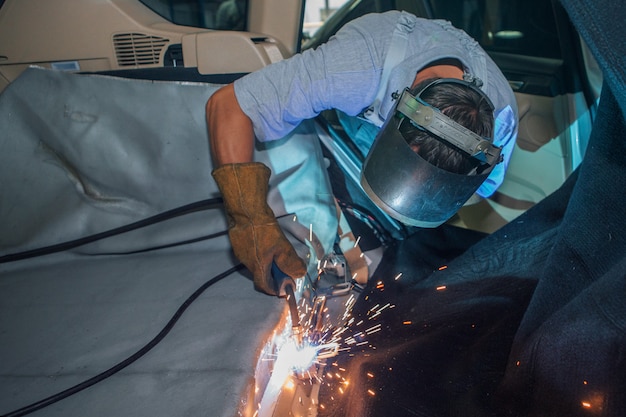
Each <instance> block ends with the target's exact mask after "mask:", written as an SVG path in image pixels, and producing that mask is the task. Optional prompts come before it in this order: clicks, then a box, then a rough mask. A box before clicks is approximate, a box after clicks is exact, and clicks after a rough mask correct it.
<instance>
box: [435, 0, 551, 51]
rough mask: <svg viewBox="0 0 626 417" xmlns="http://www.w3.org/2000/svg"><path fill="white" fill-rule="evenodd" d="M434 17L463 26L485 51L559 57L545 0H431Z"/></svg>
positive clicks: (549, 3)
mask: <svg viewBox="0 0 626 417" xmlns="http://www.w3.org/2000/svg"><path fill="white" fill-rule="evenodd" d="M430 4H431V7H432V11H433V14H434V17H436V18H438V19H446V20H449V21H450V22H452V24H453V25H454V26H456V27H458V28H460V29H463V30H465V32H467V33H468V34H469V35H470V36H472V37H473V38H474V39H476V40H477V41H478V42H480V44H481V45H482V46H483V48H485V50H487V51H492V52H507V53H514V54H519V55H529V56H538V57H543V58H560V55H561V53H560V47H559V39H558V36H557V31H556V22H555V17H554V12H553V10H552V2H550V1H546V0H530V1H529V0H431V1H430Z"/></svg>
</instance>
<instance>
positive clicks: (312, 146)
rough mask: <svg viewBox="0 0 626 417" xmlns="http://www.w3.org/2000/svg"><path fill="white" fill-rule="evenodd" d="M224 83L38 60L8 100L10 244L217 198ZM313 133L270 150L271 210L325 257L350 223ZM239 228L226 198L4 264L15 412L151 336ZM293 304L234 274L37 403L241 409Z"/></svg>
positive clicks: (4, 319)
mask: <svg viewBox="0 0 626 417" xmlns="http://www.w3.org/2000/svg"><path fill="white" fill-rule="evenodd" d="M218 87H219V86H217V85H206V84H190V83H166V82H147V81H131V80H123V79H116V78H111V77H101V76H85V75H70V74H66V73H61V72H54V71H48V70H43V69H38V68H31V69H29V70H27V71H26V72H25V73H24V74H23V75H22V76H21V77H20V78H19V79H18V80H17V81H16V82H14V83H13V84H11V85H10V86H9V87H8V88H7V89H6V90H5V91H4V92H3V94H2V95H1V96H0V126H2V129H1V132H0V149H1V150H2V151H1V152H0V181H1V182H0V199H1V200H0V257H2V256H5V258H3V259H5V260H6V259H7V258H6V256H7V255H8V254H13V253H17V252H23V251H27V250H32V249H35V248H40V247H45V246H48V245H53V244H57V243H60V242H66V241H71V240H73V239H77V238H81V237H83V236H89V235H92V234H94V233H100V232H103V231H106V230H109V229H113V228H116V227H119V226H123V225H126V224H130V223H133V222H136V221H139V220H141V219H145V218H148V217H150V216H153V215H155V214H158V213H161V212H164V211H167V210H170V209H173V208H176V207H180V206H184V205H187V204H190V203H194V202H197V201H202V200H206V199H210V198H213V197H218V193H217V188H216V186H215V184H214V182H213V180H212V178H211V176H210V172H211V169H212V167H211V162H210V155H209V149H208V141H207V133H206V122H205V120H204V104H205V102H206V100H207V98H208V97H209V96H210V95H211V93H212V92H214V91H215V90H216V89H217V88H218ZM313 131H314V129H313V128H312V125H310V124H309V123H304V124H302V125H301V126H300V128H298V129H297V131H296V132H294V133H293V134H292V135H291V136H292V137H291V140H289V141H281V142H275V143H272V144H269V145H267V147H268V148H271V149H269V150H268V149H259V150H258V152H257V159H258V160H260V161H263V162H265V163H266V164H268V165H269V166H270V167H271V168H272V171H273V173H274V175H273V177H272V180H271V182H272V184H271V185H272V191H271V195H270V200H271V203H272V207H273V208H274V210H275V212H276V214H277V215H284V214H287V213H296V214H297V221H292V217H293V216H287V217H285V219H288V221H286V220H285V221H283V222H282V224H284V226H285V228H286V230H287V231H288V235H289V237H290V238H291V239H292V240H293V242H294V243H295V244H296V245H297V250H298V251H299V253H300V254H301V255H302V256H307V257H308V258H309V259H310V265H311V267H312V268H313V267H314V263H315V260H316V258H317V257H318V256H321V255H323V253H324V252H325V251H326V250H327V249H328V248H329V247H330V245H332V242H333V239H334V236H335V233H336V212H335V206H334V202H333V200H332V195H331V193H330V189H329V186H328V180H327V178H326V173H325V171H324V169H323V167H322V165H320V163H319V161H318V160H317V159H316V158H315V156H320V155H321V151H320V148H319V143H318V141H317V140H316V137H315V135H314V134H313V133H312V132H313ZM311 155H313V157H312V156H311ZM320 158H321V157H320ZM287 176H288V178H287ZM295 183H297V184H298V187H295V186H294V184H295ZM281 195H282V196H285V195H286V196H288V198H283V197H282V196H281ZM311 225H312V227H313V230H314V233H313V237H314V239H313V241H314V242H315V243H313V244H312V243H310V242H308V238H309V235H310V228H311ZM225 229H226V222H225V217H224V215H223V213H222V209H221V207H220V206H219V205H218V206H211V207H209V208H208V209H207V210H202V211H194V212H191V213H187V214H185V215H184V216H180V217H176V218H174V219H170V220H166V221H160V222H158V223H157V224H154V225H152V226H149V227H144V228H141V229H138V230H135V231H132V232H127V233H123V234H119V235H116V236H114V237H111V238H107V239H103V240H99V241H96V242H94V243H91V244H89V245H85V246H80V247H78V248H75V249H72V250H70V251H63V252H59V253H55V254H51V255H46V256H39V257H35V258H29V259H23V260H19V261H14V262H7V263H1V264H0V358H2V359H1V360H0V392H2V395H0V414H4V413H7V412H10V411H12V410H15V409H17V408H19V407H22V406H25V405H27V404H30V403H32V402H34V401H37V400H40V399H42V398H44V397H47V396H49V395H52V394H55V393H57V392H59V391H62V390H64V389H66V388H68V387H70V386H72V385H74V384H76V383H78V382H81V381H84V380H86V379H88V378H90V377H92V376H94V375H96V374H98V373H100V372H102V371H104V370H105V369H108V368H109V367H111V366H113V365H115V364H116V363H118V362H120V361H121V360H123V359H125V358H127V357H128V356H130V355H131V354H133V353H134V352H136V351H137V350H138V349H139V348H141V347H142V346H143V345H145V344H146V343H148V342H149V341H150V340H151V339H152V338H153V337H154V336H156V334H157V333H158V332H159V331H160V330H161V329H162V328H163V327H164V326H165V324H166V323H167V321H168V320H169V319H170V318H171V317H172V316H173V315H174V313H175V311H176V310H177V309H178V308H179V306H180V305H181V304H182V303H183V301H184V300H185V299H186V298H187V297H189V296H190V295H191V294H192V293H193V292H194V291H195V290H196V289H197V288H199V287H200V286H201V285H202V284H203V283H205V282H206V281H208V280H209V279H211V278H212V277H214V276H217V275H218V274H220V273H222V272H223V271H225V270H227V269H229V268H231V267H232V266H233V265H235V264H236V260H235V259H234V258H233V257H232V254H231V249H230V246H229V242H228V239H227V237H226V236H225V235H223V234H222V232H224V231H225ZM213 235H218V236H217V237H214V238H207V237H211V236H213ZM183 243H184V244H183ZM283 309H284V301H282V300H279V299H278V298H274V297H269V296H266V295H263V294H260V293H257V292H255V291H254V290H253V287H252V283H251V280H250V276H249V274H248V273H247V271H242V272H241V273H234V274H232V275H230V276H228V277H226V278H225V279H223V280H221V281H219V282H218V283H216V284H214V285H211V286H210V287H209V288H207V290H206V291H205V292H204V293H203V294H202V295H201V296H200V297H199V298H198V299H197V300H196V301H195V302H194V303H193V304H192V305H191V306H190V307H189V309H188V310H187V311H186V312H185V313H184V315H183V316H182V317H181V318H180V320H179V322H178V323H177V324H176V326H175V327H174V328H173V330H172V331H171V333H170V334H168V335H167V336H166V338H165V339H164V340H163V341H162V342H161V343H159V344H158V345H157V346H156V347H155V348H154V349H152V350H151V351H150V352H149V353H148V354H147V355H146V356H144V357H143V358H141V359H140V360H139V361H137V362H135V363H134V364H132V365H130V366H129V367H127V368H126V369H124V370H122V371H121V372H120V373H118V374H116V375H114V376H112V377H111V378H108V379H106V380H105V381H104V382H101V383H99V384H97V385H95V386H93V387H91V388H90V389H88V390H86V391H83V392H80V393H79V394H76V395H74V396H72V397H70V398H68V399H66V400H64V401H61V402H58V403H56V404H54V405H52V406H50V407H47V408H45V409H43V410H41V411H39V412H38V414H37V415H63V416H70V415H81V416H84V415H90V416H98V415H101V416H111V415H133V416H141V415H146V416H172V415H176V416H184V415H194V416H196V415H207V416H231V415H235V413H236V411H237V409H238V407H239V406H240V403H241V400H242V398H243V397H244V395H245V390H246V389H247V388H248V384H249V382H250V380H251V378H252V373H253V369H254V364H255V360H256V357H257V354H258V349H260V347H261V344H262V341H263V338H264V336H266V335H267V334H268V333H269V332H270V331H271V329H272V328H273V327H274V326H275V324H276V322H277V320H278V319H279V317H280V316H281V314H283Z"/></svg>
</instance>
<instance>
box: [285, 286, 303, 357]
mask: <svg viewBox="0 0 626 417" xmlns="http://www.w3.org/2000/svg"><path fill="white" fill-rule="evenodd" d="M285 293H286V300H287V305H288V306H289V313H290V314H291V329H292V332H293V337H294V338H295V340H296V343H297V344H298V346H301V345H302V336H303V335H302V334H303V331H302V326H300V314H299V313H298V303H297V302H296V295H295V294H294V292H293V287H292V286H291V285H286V286H285Z"/></svg>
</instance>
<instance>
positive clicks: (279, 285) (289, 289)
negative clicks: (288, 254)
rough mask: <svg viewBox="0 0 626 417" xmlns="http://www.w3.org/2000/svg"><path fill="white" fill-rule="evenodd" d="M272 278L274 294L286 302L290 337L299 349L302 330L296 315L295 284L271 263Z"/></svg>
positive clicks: (298, 315) (298, 316)
mask: <svg viewBox="0 0 626 417" xmlns="http://www.w3.org/2000/svg"><path fill="white" fill-rule="evenodd" d="M272 277H273V278H274V285H275V288H276V294H278V296H279V297H285V300H286V301H287V306H288V307H289V313H290V315H291V330H292V335H293V338H294V340H295V342H296V346H298V347H300V346H302V339H303V330H302V326H300V314H299V313H298V303H297V301H296V294H295V288H296V283H295V282H294V280H293V279H292V278H291V277H290V276H289V275H287V274H285V273H284V272H283V271H281V270H280V268H278V266H277V265H276V264H275V263H272Z"/></svg>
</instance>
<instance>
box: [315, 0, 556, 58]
mask: <svg viewBox="0 0 626 417" xmlns="http://www.w3.org/2000/svg"><path fill="white" fill-rule="evenodd" d="M325 1H326V2H327V3H324V6H323V7H326V5H327V4H328V1H330V0H325ZM336 1H337V2H341V3H343V4H342V6H341V7H339V5H338V4H336V3H330V5H329V10H328V12H330V13H321V12H320V11H319V10H318V9H319V3H321V2H320V0H318V3H315V1H307V11H306V12H305V26H304V28H303V39H304V40H305V41H304V44H303V49H306V48H310V47H315V46H317V45H319V44H320V43H323V42H325V41H326V40H327V39H328V38H329V37H330V36H332V35H333V34H334V33H335V32H336V31H337V30H338V29H339V28H340V27H341V26H343V25H344V24H346V23H347V22H348V21H350V20H352V19H355V18H357V17H359V16H362V15H364V14H366V13H371V12H384V11H388V10H393V9H397V10H406V11H409V12H411V13H413V14H415V15H417V16H420V17H427V18H433V19H445V20H449V21H450V22H451V23H452V24H453V25H454V26H456V27H458V28H460V29H463V30H464V31H465V32H467V33H468V34H469V35H471V36H472V37H473V38H474V39H476V40H477V41H478V42H479V43H480V44H481V45H482V46H483V48H484V49H485V50H486V51H488V52H498V53H511V54H516V55H527V56H535V57H541V58H556V59H558V58H561V52H560V46H559V39H558V36H557V29H556V27H557V26H556V22H555V18H554V13H553V11H552V2H550V1H545V0H347V1H345V0H344V1H341V0H336ZM309 8H311V9H309ZM333 12H334V13H333Z"/></svg>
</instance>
